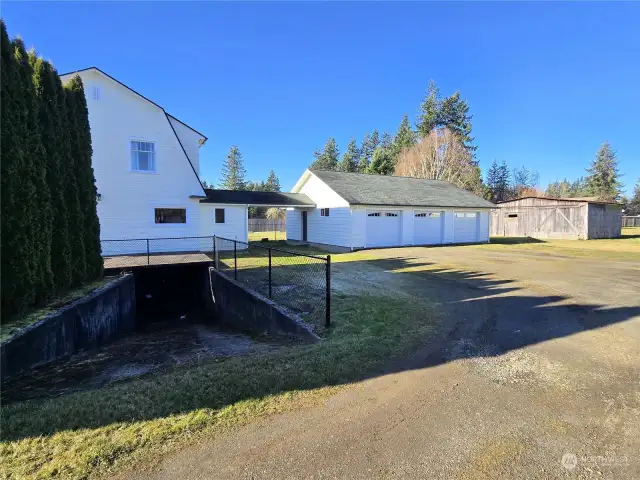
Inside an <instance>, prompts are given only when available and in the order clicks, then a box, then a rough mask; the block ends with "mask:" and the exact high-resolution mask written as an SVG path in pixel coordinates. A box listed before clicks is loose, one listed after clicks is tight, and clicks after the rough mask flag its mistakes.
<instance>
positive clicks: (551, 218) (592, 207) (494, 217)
mask: <svg viewBox="0 0 640 480" xmlns="http://www.w3.org/2000/svg"><path fill="white" fill-rule="evenodd" d="M497 207H498V208H496V209H495V210H493V211H492V212H491V236H497V237H503V236H504V237H533V238H541V239H544V238H557V239H569V240H576V239H581V240H585V239H590V238H616V237H619V236H620V234H621V226H622V207H621V206H620V205H619V204H617V203H612V202H606V201H602V200H597V199H591V198H548V197H524V198H518V199H515V200H508V201H505V202H500V203H498V204H497Z"/></svg>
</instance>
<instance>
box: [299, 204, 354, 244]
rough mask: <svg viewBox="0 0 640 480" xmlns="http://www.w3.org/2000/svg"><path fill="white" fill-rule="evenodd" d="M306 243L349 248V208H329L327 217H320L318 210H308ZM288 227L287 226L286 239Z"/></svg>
mask: <svg viewBox="0 0 640 480" xmlns="http://www.w3.org/2000/svg"><path fill="white" fill-rule="evenodd" d="M308 212H309V213H308V214H307V215H308V216H307V241H309V242H313V243H324V244H327V245H338V246H340V247H351V209H350V208H349V207H339V208H329V216H328V217H323V216H321V215H320V209H319V208H313V209H310V210H308ZM288 235H289V226H288V225H287V238H288Z"/></svg>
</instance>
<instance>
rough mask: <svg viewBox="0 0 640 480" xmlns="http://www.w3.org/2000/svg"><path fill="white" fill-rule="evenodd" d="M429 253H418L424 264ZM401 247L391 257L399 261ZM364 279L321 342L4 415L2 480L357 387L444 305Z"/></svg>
mask: <svg viewBox="0 0 640 480" xmlns="http://www.w3.org/2000/svg"><path fill="white" fill-rule="evenodd" d="M624 233H625V238H622V239H615V240H590V241H550V242H540V243H514V242H513V241H512V242H511V243H508V242H506V241H503V242H501V243H492V244H489V245H475V246H465V247H446V248H441V249H437V250H436V251H438V252H439V251H442V252H445V251H447V252H449V251H450V252H456V251H457V250H456V249H464V252H465V254H466V255H469V254H471V253H472V252H473V251H474V250H475V249H479V250H483V249H484V250H490V251H506V252H509V251H520V252H521V251H531V252H545V253H546V252H548V253H551V254H553V255H561V256H576V257H580V256H595V257H597V258H598V259H600V258H602V259H610V258H616V259H618V258H619V259H636V258H637V259H640V238H639V237H637V236H636V235H638V234H640V232H637V233H636V231H635V230H633V231H628V230H625V232H624ZM275 245H281V244H275ZM286 248H288V249H290V250H300V251H304V252H305V253H316V254H319V253H320V252H315V251H312V250H309V249H305V248H303V247H289V246H287V247H286ZM432 250H433V249H428V248H427V249H423V248H416V251H417V252H420V255H424V256H427V257H428V256H429V252H430V251H432ZM402 251H403V249H394V250H393V252H394V254H398V252H402ZM381 255H382V256H384V255H385V251H382V250H371V251H361V252H355V253H347V254H338V255H332V261H333V263H334V264H337V265H336V271H338V270H340V269H342V271H343V272H345V271H347V272H348V271H350V269H351V268H352V266H351V265H346V263H348V262H365V261H368V260H373V259H380V258H381ZM263 263H264V257H260V258H253V257H252V256H245V255H244V254H241V255H240V257H239V264H240V265H239V268H241V269H242V268H252V267H254V266H256V265H262V264H263ZM341 264H343V265H341ZM435 266H437V265H435ZM357 267H358V265H357V264H355V265H354V266H353V268H354V269H355V270H357ZM380 271H381V272H382V271H383V270H382V269H381V270H380ZM343 275H344V273H343ZM338 280H341V281H342V282H343V283H344V281H345V277H344V276H343V277H339V276H337V277H336V283H335V285H337V284H338ZM367 281H371V280H369V279H367V280H364V279H362V278H359V277H358V276H357V275H355V276H354V278H353V279H351V282H352V283H353V284H354V285H356V286H357V287H358V288H359V290H358V289H352V290H349V289H346V290H344V291H343V290H342V289H341V288H340V289H339V292H341V293H339V292H338V291H334V295H333V308H332V316H333V318H334V319H335V320H336V321H335V327H334V328H332V329H331V330H330V331H329V334H328V335H327V338H326V340H325V341H323V342H322V343H319V344H316V345H309V346H298V347H291V348H283V349H279V350H277V351H273V352H269V353H264V354H260V355H257V356H254V357H243V358H241V357H236V358H228V359H222V360H211V361H206V362H203V363H202V364H201V365H199V366H197V367H191V368H178V369H175V370H173V371H170V372H168V373H163V374H154V375H148V376H146V377H141V378H138V379H132V380H129V381H126V382H122V383H119V384H115V385H112V386H109V387H105V388H103V389H100V390H95V391H89V392H82V393H75V394H71V395H67V396H63V397H58V398H53V399H47V400H42V401H28V402H23V403H18V404H12V405H8V406H6V407H3V408H2V410H1V414H2V418H1V420H2V443H0V472H1V473H0V477H2V478H52V477H57V478H88V477H94V476H105V477H108V476H112V475H113V474H114V472H116V471H118V470H120V469H122V468H127V467H128V466H132V465H146V464H148V462H153V461H154V459H159V458H161V457H162V456H163V455H165V454H166V453H167V452H170V451H172V450H175V449H177V448H180V447H182V446H185V445H187V444H189V443H191V442H196V441H198V440H199V439H201V438H203V437H206V436H211V435H216V434H217V433H218V432H221V431H224V430H225V429H228V428H232V427H235V426H237V425H241V424H244V423H247V422H250V421H253V420H255V419H257V418H260V417H263V416H265V415H270V414H273V413H277V412H283V411H290V410H295V409H299V408H303V407H306V406H309V405H315V404H317V403H318V402H321V401H323V399H325V398H326V397H327V396H328V395H331V394H333V393H335V392H336V391H337V390H338V389H339V388H341V387H339V386H338V385H341V384H347V383H349V382H352V381H356V380H358V379H360V378H362V376H363V375H365V374H367V373H368V372H372V371H375V370H376V369H378V368H380V367H382V366H383V365H385V364H386V362H387V361H388V360H389V359H390V358H392V357H393V356H397V355H403V354H404V353H407V352H410V351H411V350H413V349H414V348H415V347H416V346H417V345H419V344H421V343H423V342H425V341H426V340H427V339H428V338H429V336H430V334H432V333H433V332H434V331H435V330H436V328H437V326H438V324H439V322H440V321H441V319H440V314H439V313H438V310H436V307H434V306H433V305H431V304H429V303H428V302H427V301H426V300H424V298H423V295H408V294H407V295H405V296H402V294H399V293H398V291H397V290H396V291H387V290H386V289H383V288H377V289H376V290H375V291H374V292H373V293H369V292H367V289H368V288H370V287H371V288H373V287H375V285H373V284H372V285H367ZM344 292H347V293H344Z"/></svg>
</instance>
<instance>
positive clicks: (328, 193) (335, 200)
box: [296, 174, 349, 208]
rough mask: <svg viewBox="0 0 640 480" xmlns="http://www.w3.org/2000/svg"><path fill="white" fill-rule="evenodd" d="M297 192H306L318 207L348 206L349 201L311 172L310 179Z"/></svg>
mask: <svg viewBox="0 0 640 480" xmlns="http://www.w3.org/2000/svg"><path fill="white" fill-rule="evenodd" d="M296 193H304V194H306V195H307V196H308V197H309V198H310V199H311V201H313V203H315V204H316V206H317V207H318V208H322V207H348V206H349V203H347V201H346V200H345V199H343V198H342V197H341V196H340V195H338V194H337V193H336V192H334V191H333V190H332V189H331V188H329V187H328V186H327V184H326V183H324V182H323V181H322V180H320V179H319V178H318V177H316V176H315V175H313V174H311V175H310V176H309V179H308V180H307V181H306V182H305V183H304V184H303V185H302V187H300V188H299V189H298V190H296Z"/></svg>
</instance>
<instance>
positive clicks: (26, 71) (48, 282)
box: [15, 39, 54, 302]
mask: <svg viewBox="0 0 640 480" xmlns="http://www.w3.org/2000/svg"><path fill="white" fill-rule="evenodd" d="M15 55H16V57H15V58H16V62H17V64H18V65H19V68H20V86H21V89H22V95H21V97H22V98H23V100H24V102H25V106H26V107H27V109H26V110H25V111H24V112H25V114H26V119H25V121H26V125H27V128H28V138H27V140H26V141H25V145H24V146H25V151H26V152H27V155H28V157H29V165H28V168H29V176H28V177H25V178H24V179H23V180H24V183H23V187H22V188H24V189H26V190H27V192H30V195H31V196H30V198H29V199H28V201H29V207H30V213H29V218H30V222H29V223H30V225H31V227H30V233H29V236H30V240H31V247H30V248H31V251H32V257H31V260H32V264H31V270H32V273H33V282H34V283H33V288H34V291H33V293H34V294H35V300H36V302H42V301H44V300H46V299H47V298H49V297H51V296H52V295H53V290H54V289H53V273H52V271H51V195H50V193H49V186H48V185H47V181H46V151H45V149H44V146H43V144H42V136H41V130H42V126H41V123H40V118H39V114H38V106H39V100H38V96H37V93H36V89H35V84H34V75H33V68H32V65H31V62H30V60H29V55H28V54H27V52H26V50H25V48H24V44H23V42H22V40H20V39H18V40H16V42H15Z"/></svg>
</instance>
